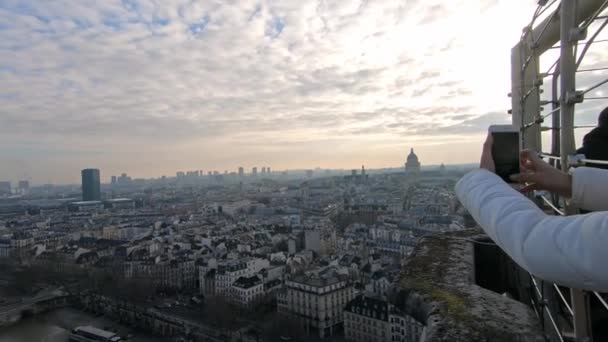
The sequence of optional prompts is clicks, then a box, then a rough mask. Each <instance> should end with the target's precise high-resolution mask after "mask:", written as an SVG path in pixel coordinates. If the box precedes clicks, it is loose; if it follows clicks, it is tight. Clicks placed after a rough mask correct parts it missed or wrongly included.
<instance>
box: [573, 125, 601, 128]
mask: <svg viewBox="0 0 608 342" xmlns="http://www.w3.org/2000/svg"><path fill="white" fill-rule="evenodd" d="M595 127H597V126H594V125H583V126H574V127H573V128H595Z"/></svg>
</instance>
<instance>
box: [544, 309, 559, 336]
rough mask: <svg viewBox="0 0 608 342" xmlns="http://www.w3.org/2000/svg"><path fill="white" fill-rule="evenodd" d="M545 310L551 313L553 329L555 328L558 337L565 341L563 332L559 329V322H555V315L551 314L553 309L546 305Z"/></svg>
mask: <svg viewBox="0 0 608 342" xmlns="http://www.w3.org/2000/svg"><path fill="white" fill-rule="evenodd" d="M545 311H547V314H549V320H550V321H551V324H552V325H553V329H555V333H556V334H557V337H558V338H559V340H560V342H564V338H563V337H562V332H561V331H560V330H559V327H558V326H557V323H555V319H553V315H552V314H551V311H550V310H549V308H548V307H546V306H545Z"/></svg>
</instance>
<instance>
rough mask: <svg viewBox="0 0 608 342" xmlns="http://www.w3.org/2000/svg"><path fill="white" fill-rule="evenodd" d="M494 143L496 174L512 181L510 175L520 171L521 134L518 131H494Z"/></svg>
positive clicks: (493, 154)
mask: <svg viewBox="0 0 608 342" xmlns="http://www.w3.org/2000/svg"><path fill="white" fill-rule="evenodd" d="M492 137H493V138H494V144H493V146H492V157H493V158H494V165H495V166H496V174H497V175H498V176H500V177H501V178H502V179H503V180H504V181H505V182H507V183H510V182H511V180H510V179H509V176H510V175H512V174H516V173H519V134H518V133H517V132H492Z"/></svg>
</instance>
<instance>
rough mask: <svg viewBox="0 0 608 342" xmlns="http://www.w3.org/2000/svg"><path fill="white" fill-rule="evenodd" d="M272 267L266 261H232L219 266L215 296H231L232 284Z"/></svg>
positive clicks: (216, 274)
mask: <svg viewBox="0 0 608 342" xmlns="http://www.w3.org/2000/svg"><path fill="white" fill-rule="evenodd" d="M268 267H270V262H269V261H268V260H265V259H242V260H231V261H228V262H224V263H221V264H218V266H217V271H216V273H215V294H217V295H219V296H225V297H228V296H230V290H231V287H232V284H233V283H234V282H235V281H236V280H237V279H238V278H240V277H251V276H253V275H255V274H257V273H258V272H260V271H261V270H262V269H265V268H268Z"/></svg>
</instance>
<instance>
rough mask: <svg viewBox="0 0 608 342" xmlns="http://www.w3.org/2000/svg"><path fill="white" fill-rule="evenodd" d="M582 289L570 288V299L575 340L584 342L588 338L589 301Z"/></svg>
mask: <svg viewBox="0 0 608 342" xmlns="http://www.w3.org/2000/svg"><path fill="white" fill-rule="evenodd" d="M587 299H588V298H587V296H586V295H585V292H583V290H579V289H570V301H571V303H572V311H573V312H574V315H573V316H572V317H573V318H572V320H573V323H574V335H575V337H576V340H577V341H580V342H584V341H587V339H590V336H591V334H590V331H591V329H590V326H589V325H590V319H589V310H588V309H589V305H588V304H589V301H588V300H587Z"/></svg>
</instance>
